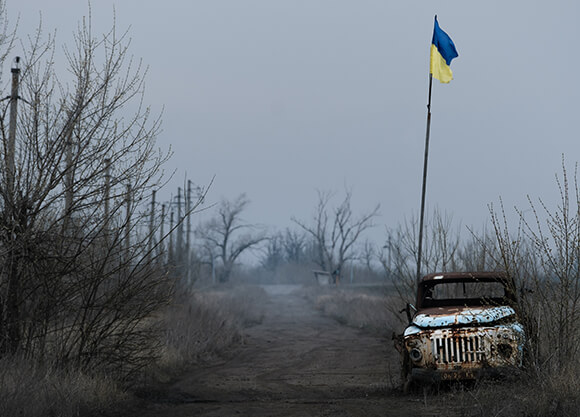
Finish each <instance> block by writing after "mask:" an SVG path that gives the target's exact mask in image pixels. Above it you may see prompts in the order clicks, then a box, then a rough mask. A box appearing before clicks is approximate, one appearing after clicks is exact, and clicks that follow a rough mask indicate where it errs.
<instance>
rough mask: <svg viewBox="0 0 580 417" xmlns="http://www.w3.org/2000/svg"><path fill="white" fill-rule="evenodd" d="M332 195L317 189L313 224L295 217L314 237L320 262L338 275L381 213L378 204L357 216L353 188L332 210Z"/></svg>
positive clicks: (316, 260) (316, 258) (324, 267)
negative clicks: (365, 232)
mask: <svg viewBox="0 0 580 417" xmlns="http://www.w3.org/2000/svg"><path fill="white" fill-rule="evenodd" d="M332 196H333V195H332V193H329V192H321V191H319V192H318V204H317V206H316V210H315V212H314V216H313V219H312V221H311V223H308V222H304V221H300V220H297V219H294V218H293V219H292V220H293V221H294V222H295V223H296V224H297V225H298V226H300V227H301V228H302V229H303V230H304V231H305V232H306V233H307V234H309V235H310V236H311V237H312V239H313V241H314V244H315V248H314V249H315V251H316V255H315V262H316V263H317V265H318V266H320V268H322V269H323V270H324V271H326V272H329V273H333V274H334V275H336V273H338V274H340V271H341V270H342V268H343V266H344V264H345V262H347V261H349V260H352V259H354V257H355V253H354V244H355V243H356V242H357V241H358V239H359V238H360V237H361V235H362V234H363V232H364V231H365V230H367V229H369V228H371V227H373V226H374V224H373V219H374V218H375V217H376V216H377V215H378V212H379V206H378V205H377V206H376V207H374V208H373V209H372V210H370V211H369V212H367V213H364V214H362V215H361V216H359V217H356V216H355V214H354V213H353V210H352V206H351V198H352V193H351V192H350V191H346V193H345V197H344V199H343V200H342V202H340V204H339V205H338V206H336V207H334V208H332V209H331V208H330V207H329V206H330V201H331V199H332Z"/></svg>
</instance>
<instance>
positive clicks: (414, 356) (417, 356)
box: [409, 348, 423, 362]
mask: <svg viewBox="0 0 580 417" xmlns="http://www.w3.org/2000/svg"><path fill="white" fill-rule="evenodd" d="M409 357H410V358H411V360H412V361H413V362H419V361H420V360H421V359H422V358H423V354H422V353H421V351H420V350H419V349H417V348H413V349H411V350H410V351H409Z"/></svg>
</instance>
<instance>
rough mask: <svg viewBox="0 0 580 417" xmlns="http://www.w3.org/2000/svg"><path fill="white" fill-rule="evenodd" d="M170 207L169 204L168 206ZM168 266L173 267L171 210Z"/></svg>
mask: <svg viewBox="0 0 580 417" xmlns="http://www.w3.org/2000/svg"><path fill="white" fill-rule="evenodd" d="M170 207H171V204H170ZM168 263H169V265H173V210H171V214H170V215H169V261H168Z"/></svg>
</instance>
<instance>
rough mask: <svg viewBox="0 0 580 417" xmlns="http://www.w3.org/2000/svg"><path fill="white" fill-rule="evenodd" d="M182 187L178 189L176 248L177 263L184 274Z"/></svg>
mask: <svg viewBox="0 0 580 417" xmlns="http://www.w3.org/2000/svg"><path fill="white" fill-rule="evenodd" d="M181 191H182V190H181V187H178V188H177V222H178V223H177V244H176V248H175V252H176V261H177V265H178V266H179V270H180V272H182V269H181V267H182V261H183V216H182V214H181Z"/></svg>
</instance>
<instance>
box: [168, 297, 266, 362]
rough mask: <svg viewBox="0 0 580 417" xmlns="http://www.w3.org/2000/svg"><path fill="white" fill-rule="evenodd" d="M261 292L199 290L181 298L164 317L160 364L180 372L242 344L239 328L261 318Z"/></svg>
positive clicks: (258, 321) (262, 313) (240, 329)
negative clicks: (163, 338) (164, 329)
mask: <svg viewBox="0 0 580 417" xmlns="http://www.w3.org/2000/svg"><path fill="white" fill-rule="evenodd" d="M265 297H267V295H266V293H265V291H264V290H263V289H262V288H260V287H256V286H240V287H235V288H226V289H213V290H206V291H199V292H196V293H194V294H191V295H187V296H181V297H180V302H179V303H177V304H176V305H174V306H172V307H171V308H170V309H169V310H168V311H167V315H166V317H165V323H166V325H165V328H166V331H165V340H164V348H163V352H162V355H161V362H160V365H161V366H162V367H164V368H166V369H169V370H171V369H182V367H183V366H184V365H186V366H187V365H191V364H194V363H196V362H200V361H208V360H212V359H214V358H216V357H219V356H220V355H222V354H223V353H224V352H226V351H227V350H228V349H229V348H230V347H231V346H233V345H235V344H237V343H240V342H242V340H243V338H242V333H241V331H242V329H243V328H244V327H248V326H250V325H253V324H257V323H260V322H261V321H262V319H263V315H264V312H263V309H262V308H261V307H260V306H261V305H262V304H263V301H262V300H263V299H264V298H265Z"/></svg>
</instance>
